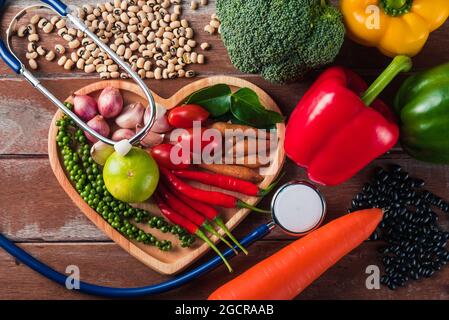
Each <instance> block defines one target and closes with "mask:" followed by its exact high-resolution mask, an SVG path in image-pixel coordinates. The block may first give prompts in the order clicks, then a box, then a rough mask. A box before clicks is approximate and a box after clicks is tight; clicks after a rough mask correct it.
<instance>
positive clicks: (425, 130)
mask: <svg viewBox="0 0 449 320" xmlns="http://www.w3.org/2000/svg"><path fill="white" fill-rule="evenodd" d="M394 108H395V112H396V114H397V115H398V117H399V119H400V127H401V143H402V147H403V148H404V150H405V151H406V152H407V153H409V154H410V155H411V156H412V157H414V158H416V159H418V160H422V161H426V162H433V163H443V164H449V63H446V64H443V65H441V66H438V67H435V68H433V69H430V70H427V71H424V72H421V73H419V74H416V75H414V76H412V77H410V78H408V79H407V80H406V81H405V82H404V84H403V85H402V87H401V88H400V89H399V92H398V94H397V96H396V100H395V104H394Z"/></svg>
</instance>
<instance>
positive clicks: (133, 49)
mask: <svg viewBox="0 0 449 320" xmlns="http://www.w3.org/2000/svg"><path fill="white" fill-rule="evenodd" d="M139 46H140V43H139V42H138V41H134V42H133V43H131V44H130V46H129V48H130V49H131V50H132V51H136V50H137V49H139Z"/></svg>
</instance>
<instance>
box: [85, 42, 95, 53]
mask: <svg viewBox="0 0 449 320" xmlns="http://www.w3.org/2000/svg"><path fill="white" fill-rule="evenodd" d="M96 48H97V45H96V44H95V43H91V44H88V45H87V46H86V49H87V50H89V51H90V52H93V51H94V50H95V49H96Z"/></svg>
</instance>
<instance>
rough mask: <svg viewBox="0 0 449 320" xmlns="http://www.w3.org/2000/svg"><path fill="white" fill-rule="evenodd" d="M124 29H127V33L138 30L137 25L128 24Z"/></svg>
mask: <svg viewBox="0 0 449 320" xmlns="http://www.w3.org/2000/svg"><path fill="white" fill-rule="evenodd" d="M126 30H127V31H128V32H129V33H134V32H137V31H139V29H138V28H137V25H130V26H128V27H127V28H126Z"/></svg>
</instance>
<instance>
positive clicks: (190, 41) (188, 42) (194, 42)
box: [187, 39, 196, 48]
mask: <svg viewBox="0 0 449 320" xmlns="http://www.w3.org/2000/svg"><path fill="white" fill-rule="evenodd" d="M187 45H188V46H189V47H191V48H195V47H196V41H195V40H192V39H189V40H187Z"/></svg>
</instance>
